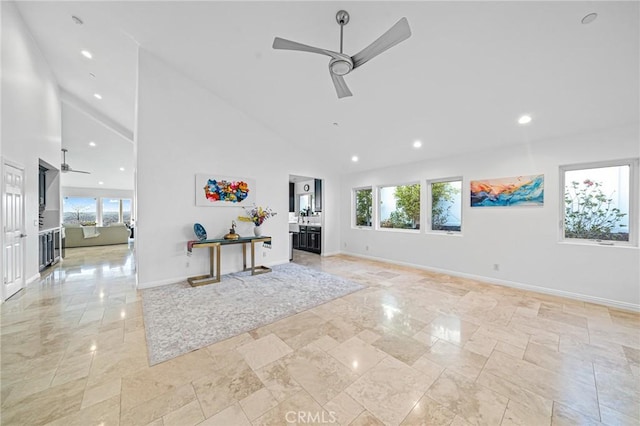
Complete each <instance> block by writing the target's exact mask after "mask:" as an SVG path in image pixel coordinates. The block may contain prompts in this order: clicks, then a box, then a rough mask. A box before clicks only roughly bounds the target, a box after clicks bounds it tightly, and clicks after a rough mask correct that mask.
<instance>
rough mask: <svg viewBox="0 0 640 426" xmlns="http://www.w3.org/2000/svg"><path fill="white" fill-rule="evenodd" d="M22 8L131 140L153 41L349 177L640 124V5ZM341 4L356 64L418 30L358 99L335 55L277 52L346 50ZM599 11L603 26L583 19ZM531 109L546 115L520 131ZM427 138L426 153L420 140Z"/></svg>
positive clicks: (370, 74) (79, 89)
mask: <svg viewBox="0 0 640 426" xmlns="http://www.w3.org/2000/svg"><path fill="white" fill-rule="evenodd" d="M17 5H18V8H19V10H20V12H21V14H22V16H23V17H24V19H25V21H26V23H27V25H28V27H29V28H30V30H31V31H32V33H33V35H34V37H35V39H36V41H37V43H38V44H39V45H40V46H41V48H42V50H43V52H44V54H45V56H46V58H47V60H48V62H49V64H50V66H51V67H52V69H53V71H54V73H55V75H56V78H57V80H58V82H59V84H60V86H61V88H62V89H63V91H64V92H65V93H66V94H68V97H69V98H70V99H75V100H76V101H77V102H75V104H76V105H78V104H79V105H82V104H84V105H85V106H86V108H87V109H89V110H92V111H94V112H96V114H94V115H98V116H101V117H102V118H104V120H103V121H105V122H107V123H108V124H110V126H109V127H110V128H111V129H114V128H115V129H116V133H118V134H119V136H122V135H124V136H127V135H130V134H132V132H133V129H134V122H135V94H136V66H137V63H136V61H137V49H138V47H140V48H143V49H146V50H148V51H150V52H151V53H153V54H155V55H157V56H158V57H159V58H161V59H162V60H163V61H165V62H166V63H168V64H169V65H171V66H173V67H175V68H177V69H179V70H180V71H182V72H183V73H184V74H185V75H187V76H188V77H190V78H191V79H193V80H195V81H196V82H198V83H199V84H201V85H202V87H203V89H208V90H210V91H211V92H212V93H213V94H215V95H216V96H218V97H220V98H222V99H224V100H225V101H227V102H228V103H229V104H231V105H233V106H234V107H235V108H238V109H240V110H242V111H243V112H245V113H246V114H248V115H249V116H250V117H252V118H253V119H255V120H256V121H258V122H260V123H262V124H263V125H265V126H267V127H268V128H270V129H272V130H273V131H275V132H276V133H278V134H279V135H281V136H282V137H283V138H284V139H287V140H289V141H292V142H295V143H296V144H298V145H299V146H301V147H305V148H311V149H313V150H314V152H315V153H317V155H318V156H319V157H320V158H325V159H326V160H327V161H331V162H332V163H333V164H334V165H335V166H337V167H339V169H340V170H343V171H356V170H361V169H370V168H375V167H382V166H385V165H394V164H401V163H405V162H413V161H418V160H421V159H427V158H437V157H443V156H449V155H456V154H459V153H462V152H473V151H479V150H484V149H497V148H499V147H501V146H504V145H509V144H523V143H529V142H532V141H536V140H543V139H557V140H558V141H559V142H558V143H561V141H562V137H563V136H568V135H575V134H583V133H590V132H594V131H600V130H603V129H608V128H613V127H619V126H625V125H634V124H637V123H638V117H639V116H640V111H639V100H638V99H639V98H638V93H639V84H638V80H639V75H640V69H639V63H640V60H639V55H640V53H639V52H640V42H639V40H640V33H639V26H640V25H639V18H638V17H639V4H638V3H637V2H591V1H589V2H395V1H394V2H368V1H358V2H324V1H322V2H306V1H305V2H214V1H200V2H185V1H174V2H170V1H162V2H160V1H148V2H57V1H51V2H29V1H22V2H18V3H17ZM340 9H345V10H347V11H348V12H349V13H350V15H351V20H350V22H349V23H348V24H347V26H345V28H344V50H345V52H346V53H348V54H351V55H353V54H355V53H356V52H358V51H360V50H361V49H362V48H364V47H365V46H367V45H368V44H369V43H371V42H372V41H373V40H375V39H376V38H377V37H378V36H380V35H381V34H382V33H383V32H385V31H386V30H387V29H388V28H390V27H391V26H392V25H393V24H394V23H395V22H397V21H398V20H399V19H400V18H402V17H406V18H407V19H408V21H409V24H410V26H411V29H412V33H413V34H412V36H411V37H410V38H409V39H408V40H406V41H404V42H402V43H401V44H399V45H397V46H395V47H393V48H392V49H390V50H389V51H387V52H385V53H383V54H382V55H380V56H379V57H376V58H375V59H373V60H372V61H370V62H369V63H367V64H366V65H364V66H363V67H362V68H360V69H356V70H354V71H353V72H352V73H351V74H349V75H347V76H346V77H345V80H346V82H347V84H348V86H349V88H350V89H351V91H352V92H353V95H354V96H353V97H349V98H343V99H338V98H337V96H336V93H335V90H334V88H333V85H332V83H331V79H330V77H329V71H328V60H329V58H328V57H326V56H321V55H316V54H311V53H303V52H293V51H280V50H278V51H276V50H273V49H272V48H271V45H272V42H273V38H274V37H275V36H279V37H282V38H286V39H290V40H295V41H298V42H301V43H304V44H309V45H313V46H317V47H322V48H326V49H330V50H338V49H339V40H340V38H339V34H340V30H339V26H338V24H337V23H336V20H335V14H336V12H337V11H338V10H340ZM594 12H595V13H597V14H598V17H597V19H596V20H595V21H593V22H591V23H589V24H583V23H581V20H582V18H583V17H584V16H586V15H587V14H589V13H594ZM72 16H76V17H78V18H80V19H81V20H82V21H83V24H82V25H79V24H76V23H74V21H73V20H72ZM82 49H87V50H89V51H91V52H92V54H93V59H90V60H89V59H86V58H84V57H83V56H82V55H81V54H80V51H81V50H82ZM91 74H93V75H91ZM94 93H100V94H101V95H102V100H98V99H96V98H94V97H93V95H94ZM522 114H529V115H531V117H532V118H533V121H532V122H531V123H530V124H528V125H526V126H522V125H519V124H518V123H517V119H518V117H519V116H521V115H522ZM84 127H85V128H82V129H78V132H79V133H78V134H74V135H73V137H70V138H68V139H66V140H64V141H63V146H65V145H69V144H75V143H78V144H86V143H87V142H88V141H89V140H93V138H92V137H91V135H90V134H84V133H80V132H91V130H90V129H89V127H91V126H84ZM74 131H75V130H74ZM415 140H420V141H422V143H423V146H422V148H420V149H415V148H413V147H412V144H413V142H414V141H415ZM68 148H69V149H70V152H71V153H72V152H73V151H74V149H76V150H77V151H79V149H77V148H74V146H68ZM93 152H98V151H97V150H96V151H93ZM353 155H357V156H358V157H359V158H360V161H359V162H358V163H352V162H351V157H352V156H353ZM96 157H97V158H95V159H94V161H106V160H109V161H111V160H113V158H111V157H99V156H98V154H96ZM68 160H69V162H70V163H71V159H70V158H69V159H68ZM72 166H73V164H72ZM76 167H78V168H79V166H76ZM82 167H87V168H89V167H92V166H91V165H86V166H85V165H82ZM63 184H64V182H63Z"/></svg>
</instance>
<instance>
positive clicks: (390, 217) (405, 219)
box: [379, 183, 420, 229]
mask: <svg viewBox="0 0 640 426" xmlns="http://www.w3.org/2000/svg"><path fill="white" fill-rule="evenodd" d="M379 212H380V215H379V217H380V228H401V229H420V184H419V183H416V184H413V185H399V186H384V187H381V188H380V210H379Z"/></svg>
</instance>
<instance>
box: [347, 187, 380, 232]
mask: <svg viewBox="0 0 640 426" xmlns="http://www.w3.org/2000/svg"><path fill="white" fill-rule="evenodd" d="M367 189H368V190H370V191H371V226H364V225H356V192H357V191H362V190H367ZM375 194H376V191H375V189H374V187H373V186H372V185H369V186H360V187H356V188H352V189H351V228H352V229H362V230H365V231H371V230H374V229H375V224H376V209H374V208H373V207H374V206H375V205H376V196H375Z"/></svg>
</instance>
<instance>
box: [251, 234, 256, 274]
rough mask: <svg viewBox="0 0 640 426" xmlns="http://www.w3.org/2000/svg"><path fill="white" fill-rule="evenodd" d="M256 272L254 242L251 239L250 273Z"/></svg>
mask: <svg viewBox="0 0 640 426" xmlns="http://www.w3.org/2000/svg"><path fill="white" fill-rule="evenodd" d="M255 273H256V243H255V241H251V275H255Z"/></svg>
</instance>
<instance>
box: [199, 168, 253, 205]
mask: <svg viewBox="0 0 640 426" xmlns="http://www.w3.org/2000/svg"><path fill="white" fill-rule="evenodd" d="M255 187H256V184H255V181H254V180H253V179H247V178H240V177H231V176H219V175H215V174H204V173H199V174H196V188H195V194H196V206H230V207H238V206H244V205H250V204H253V200H255Z"/></svg>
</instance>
